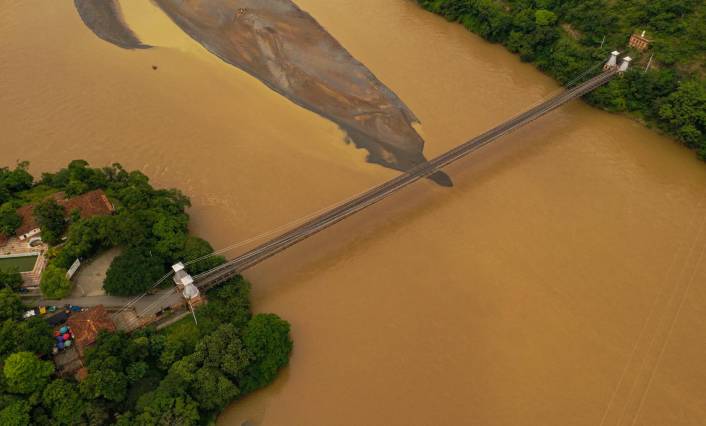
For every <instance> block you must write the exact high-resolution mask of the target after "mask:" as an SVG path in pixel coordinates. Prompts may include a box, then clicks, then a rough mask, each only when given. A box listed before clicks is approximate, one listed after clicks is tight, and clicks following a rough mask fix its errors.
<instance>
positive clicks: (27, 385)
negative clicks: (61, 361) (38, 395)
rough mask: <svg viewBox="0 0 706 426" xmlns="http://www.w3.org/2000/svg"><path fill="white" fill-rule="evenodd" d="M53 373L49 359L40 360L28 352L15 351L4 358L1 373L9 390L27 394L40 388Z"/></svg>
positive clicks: (52, 365) (52, 366)
mask: <svg viewBox="0 0 706 426" xmlns="http://www.w3.org/2000/svg"><path fill="white" fill-rule="evenodd" d="M52 373H54V364H52V363H51V361H41V360H40V359H39V358H37V356H36V355H34V354H33V353H30V352H17V353H14V354H12V355H10V356H9V357H7V359H6V360H5V365H4V366H3V374H4V375H5V382H6V384H7V389H8V390H9V391H10V392H14V393H22V394H29V393H32V392H35V391H37V390H39V389H41V388H42V387H43V386H44V385H45V384H46V383H47V382H49V377H50V376H51V375H52Z"/></svg>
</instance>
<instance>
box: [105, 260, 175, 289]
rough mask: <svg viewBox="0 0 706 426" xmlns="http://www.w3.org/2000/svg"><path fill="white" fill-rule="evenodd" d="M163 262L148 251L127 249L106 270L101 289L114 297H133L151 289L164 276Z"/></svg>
mask: <svg viewBox="0 0 706 426" xmlns="http://www.w3.org/2000/svg"><path fill="white" fill-rule="evenodd" d="M164 272H165V267H164V260H163V259H162V258H161V257H158V256H156V255H153V254H151V253H149V252H148V251H145V250H141V249H137V248H129V249H127V250H126V251H125V253H123V254H121V255H120V256H118V257H116V258H115V259H114V260H113V263H112V264H111V265H110V268H108V272H107V273H106V277H105V282H104V283H103V288H105V291H106V292H107V293H108V294H111V295H114V296H133V295H136V294H141V293H144V292H145V291H147V290H148V289H150V288H151V287H152V285H153V284H154V282H155V281H157V280H158V279H159V278H160V277H161V276H162V275H164Z"/></svg>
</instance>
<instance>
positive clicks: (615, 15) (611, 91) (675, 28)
mask: <svg viewBox="0 0 706 426" xmlns="http://www.w3.org/2000/svg"><path fill="white" fill-rule="evenodd" d="M417 3H418V4H420V5H421V6H422V7H424V8H425V9H427V10H429V11H432V12H434V13H437V14H439V15H442V16H444V17H446V18H447V19H449V20H451V21H456V22H458V23H460V24H462V25H463V26H464V27H465V28H466V29H468V30H470V31H472V32H474V33H476V34H478V35H480V36H481V37H483V38H485V39H486V40H488V41H491V42H493V43H500V44H503V45H504V46H505V47H506V48H507V49H508V50H510V51H511V52H513V53H516V54H518V55H519V56H520V58H521V59H522V60H523V61H526V62H531V63H533V64H534V65H536V66H537V68H539V69H540V70H541V71H543V72H545V73H547V74H549V75H550V76H552V77H553V78H555V79H556V80H557V81H559V82H560V83H562V84H565V83H567V82H568V81H569V80H571V79H572V78H573V77H574V76H576V75H578V74H579V73H581V72H582V71H584V70H586V69H588V68H590V67H591V66H593V65H594V64H595V63H596V60H597V59H598V60H600V58H602V57H604V56H605V55H607V54H608V52H609V51H611V50H616V49H617V50H619V51H621V52H624V53H625V52H626V53H627V54H629V55H630V56H631V57H632V58H633V64H632V67H631V69H630V70H629V71H628V72H627V73H626V75H625V77H624V78H622V79H616V80H615V81H613V82H611V83H610V84H609V85H607V86H606V87H604V88H601V89H600V90H597V91H595V92H593V93H591V94H589V95H587V96H586V97H585V99H586V100H587V101H588V102H589V103H590V104H591V105H593V106H596V107H598V108H601V109H603V110H606V111H610V112H620V113H626V114H629V115H630V116H631V117H633V118H635V119H636V120H637V121H638V122H642V123H646V124H647V126H648V127H650V128H656V129H659V131H661V132H664V133H665V134H667V135H669V136H671V137H673V138H675V139H677V140H679V141H680V142H682V143H683V144H684V145H685V146H687V147H688V148H690V149H692V150H694V151H696V152H697V154H698V155H699V157H700V158H701V159H702V160H706V115H705V114H704V113H703V111H706V80H705V79H704V75H705V73H706V71H705V70H704V62H703V59H704V58H703V52H704V51H705V50H706V41H704V40H705V39H704V37H703V34H706V20H704V18H703V17H704V16H706V3H693V4H691V5H688V6H687V5H683V7H681V6H676V5H670V4H669V3H668V2H663V3H657V4H653V5H651V6H650V7H647V6H646V5H645V6H644V8H642V7H641V5H640V2H639V1H627V0H621V1H617V2H611V3H610V4H608V3H606V2H603V1H596V2H592V3H590V4H588V5H581V4H580V3H575V2H565V3H561V4H552V3H546V4H545V5H544V7H545V8H546V9H542V8H540V6H531V5H527V4H526V3H524V2H519V1H512V0H511V1H508V2H504V3H501V2H494V1H486V0H481V1H474V2H468V1H465V0H417ZM637 25H640V26H641V27H642V29H643V30H651V32H650V34H649V39H647V38H645V39H646V40H649V43H651V44H649V43H648V44H647V50H644V49H638V48H635V47H628V39H629V38H630V36H631V34H633V33H634V31H636V26H637ZM643 35H644V33H643Z"/></svg>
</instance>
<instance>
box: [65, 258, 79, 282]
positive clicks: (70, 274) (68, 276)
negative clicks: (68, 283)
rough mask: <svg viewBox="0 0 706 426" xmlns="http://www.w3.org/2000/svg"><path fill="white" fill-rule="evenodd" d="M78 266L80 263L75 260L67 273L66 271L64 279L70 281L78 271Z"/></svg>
mask: <svg viewBox="0 0 706 426" xmlns="http://www.w3.org/2000/svg"><path fill="white" fill-rule="evenodd" d="M79 266H81V261H80V260H79V259H76V260H75V261H74V263H73V264H72V265H71V267H70V268H69V270H68V271H66V279H67V280H70V279H71V278H73V277H74V274H75V273H76V271H78V268H79Z"/></svg>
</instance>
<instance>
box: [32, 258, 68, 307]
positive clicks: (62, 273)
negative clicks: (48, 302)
mask: <svg viewBox="0 0 706 426" xmlns="http://www.w3.org/2000/svg"><path fill="white" fill-rule="evenodd" d="M39 288H40V289H41V290H42V294H43V295H44V296H45V297H47V298H49V299H63V298H64V297H66V296H68V295H69V294H70V293H71V281H69V279H68V278H66V269H64V268H59V267H57V266H54V265H51V264H49V265H47V267H46V269H45V270H44V272H42V279H41V281H40V282H39Z"/></svg>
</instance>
